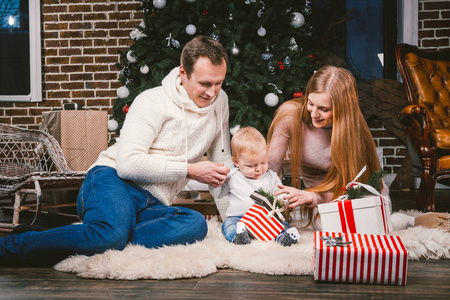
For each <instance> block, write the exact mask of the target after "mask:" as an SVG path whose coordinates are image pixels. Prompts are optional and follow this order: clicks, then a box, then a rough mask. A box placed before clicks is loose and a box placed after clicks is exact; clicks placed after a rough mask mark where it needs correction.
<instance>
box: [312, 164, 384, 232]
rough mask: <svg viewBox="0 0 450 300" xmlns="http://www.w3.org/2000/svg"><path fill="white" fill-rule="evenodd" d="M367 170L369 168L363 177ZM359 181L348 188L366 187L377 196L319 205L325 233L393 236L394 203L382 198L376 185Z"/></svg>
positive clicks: (342, 199)
mask: <svg viewBox="0 0 450 300" xmlns="http://www.w3.org/2000/svg"><path fill="white" fill-rule="evenodd" d="M364 170H365V168H364V169H363V170H362V171H361V172H360V174H362V172H364ZM360 174H358V176H357V177H356V178H355V180H356V179H357V178H358V177H359V176H360ZM355 180H354V181H352V182H351V183H349V184H348V185H347V187H348V186H357V187H363V188H365V189H367V190H368V191H369V192H371V193H372V194H374V195H372V196H367V197H363V198H358V199H347V195H344V196H341V197H339V198H338V199H336V200H333V201H331V202H330V203H324V204H319V205H318V206H317V208H318V210H319V214H320V219H321V222H322V230H323V231H330V232H333V231H334V232H348V233H367V234H387V233H389V232H390V230H391V228H392V224H391V200H390V199H389V197H387V196H382V195H381V194H380V193H379V192H378V191H377V190H376V189H374V188H373V187H372V186H370V185H366V184H362V183H359V182H356V181H355Z"/></svg>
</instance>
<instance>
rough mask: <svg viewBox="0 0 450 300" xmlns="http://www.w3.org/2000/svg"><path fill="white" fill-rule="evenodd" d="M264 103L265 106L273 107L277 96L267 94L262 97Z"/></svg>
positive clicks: (276, 102) (276, 101)
mask: <svg viewBox="0 0 450 300" xmlns="http://www.w3.org/2000/svg"><path fill="white" fill-rule="evenodd" d="M264 103H266V105H267V106H270V107H273V106H275V105H277V104H278V96H277V95H275V94H274V93H268V94H267V95H266V96H265V97H264Z"/></svg>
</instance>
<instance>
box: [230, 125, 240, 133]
mask: <svg viewBox="0 0 450 300" xmlns="http://www.w3.org/2000/svg"><path fill="white" fill-rule="evenodd" d="M239 129H241V126H239V125H236V126H234V127H232V128H230V133H231V135H235V134H236V132H237V131H238V130H239Z"/></svg>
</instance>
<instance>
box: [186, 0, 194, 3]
mask: <svg viewBox="0 0 450 300" xmlns="http://www.w3.org/2000/svg"><path fill="white" fill-rule="evenodd" d="M184 1H186V2H187V3H194V2H195V0H184Z"/></svg>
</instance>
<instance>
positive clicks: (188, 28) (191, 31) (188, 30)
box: [186, 24, 197, 35]
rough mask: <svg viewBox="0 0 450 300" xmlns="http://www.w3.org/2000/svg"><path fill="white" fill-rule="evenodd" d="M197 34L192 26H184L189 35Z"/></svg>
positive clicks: (195, 28)
mask: <svg viewBox="0 0 450 300" xmlns="http://www.w3.org/2000/svg"><path fill="white" fill-rule="evenodd" d="M195 32H197V27H195V25H194V24H189V25H188V26H186V33H187V34H189V35H194V34H195Z"/></svg>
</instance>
